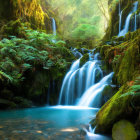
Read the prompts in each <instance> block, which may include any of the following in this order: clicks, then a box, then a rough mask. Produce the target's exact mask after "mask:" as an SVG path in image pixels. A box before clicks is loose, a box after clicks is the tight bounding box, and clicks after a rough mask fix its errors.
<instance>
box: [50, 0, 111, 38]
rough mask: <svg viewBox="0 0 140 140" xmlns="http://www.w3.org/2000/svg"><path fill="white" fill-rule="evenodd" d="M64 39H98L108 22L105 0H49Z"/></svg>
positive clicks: (106, 2)
mask: <svg viewBox="0 0 140 140" xmlns="http://www.w3.org/2000/svg"><path fill="white" fill-rule="evenodd" d="M49 3H50V4H51V5H52V7H53V9H54V11H55V12H57V13H58V18H59V20H60V22H61V23H60V26H59V28H61V29H60V30H61V31H62V33H63V37H64V39H69V38H72V39H78V40H85V39H88V40H89V39H91V38H92V39H100V38H101V37H103V35H104V33H105V29H106V27H107V23H108V18H109V15H108V1H107V0H59V1H58V0H50V1H49Z"/></svg>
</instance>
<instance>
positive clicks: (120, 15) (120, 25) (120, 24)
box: [119, 3, 122, 33]
mask: <svg viewBox="0 0 140 140" xmlns="http://www.w3.org/2000/svg"><path fill="white" fill-rule="evenodd" d="M119 17H120V19H119V33H120V31H121V27H122V11H121V3H119Z"/></svg>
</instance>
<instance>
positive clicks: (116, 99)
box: [96, 86, 132, 133]
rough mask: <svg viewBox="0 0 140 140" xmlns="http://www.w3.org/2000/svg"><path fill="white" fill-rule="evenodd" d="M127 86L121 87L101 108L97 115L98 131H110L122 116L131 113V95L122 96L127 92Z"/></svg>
mask: <svg viewBox="0 0 140 140" xmlns="http://www.w3.org/2000/svg"><path fill="white" fill-rule="evenodd" d="M126 89H127V88H126V86H123V87H121V89H120V90H119V91H118V92H117V93H116V94H115V95H114V96H113V97H112V98H111V99H110V100H109V101H108V102H107V103H106V104H105V105H104V106H103V107H102V108H101V109H100V110H99V112H98V113H97V115H96V125H97V127H96V132H98V133H109V132H111V129H112V126H113V124H114V123H115V122H117V121H118V120H119V119H120V118H125V117H126V116H129V114H131V113H132V112H131V111H132V109H131V107H130V102H129V101H130V97H129V96H126V97H122V98H120V96H121V95H122V94H123V93H124V92H125V90H126Z"/></svg>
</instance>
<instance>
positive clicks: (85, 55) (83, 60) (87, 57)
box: [80, 54, 89, 66]
mask: <svg viewBox="0 0 140 140" xmlns="http://www.w3.org/2000/svg"><path fill="white" fill-rule="evenodd" d="M88 60H89V54H84V55H83V57H82V58H81V59H80V66H82V65H84V64H85V63H86V62H87V61H88Z"/></svg>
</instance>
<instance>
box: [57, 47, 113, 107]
mask: <svg viewBox="0 0 140 140" xmlns="http://www.w3.org/2000/svg"><path fill="white" fill-rule="evenodd" d="M76 51H77V50H76ZM88 54H89V60H88V61H87V62H86V63H85V64H84V65H83V66H81V67H80V60H81V58H82V57H80V58H79V59H78V60H76V61H74V63H73V64H72V66H71V68H70V70H69V71H68V73H67V74H66V76H65V78H64V80H63V84H62V88H61V91H60V96H59V101H58V104H59V105H76V106H85V107H90V106H92V107H99V104H100V101H99V100H100V97H101V94H100V93H101V92H102V91H103V89H104V87H105V86H106V85H108V84H110V83H111V80H112V76H113V73H110V74H109V75H107V76H105V77H103V71H102V70H101V68H100V64H101V63H100V60H98V57H99V53H96V54H94V50H92V51H90V52H89V53H88ZM96 81H99V82H98V83H96ZM93 102H94V103H93Z"/></svg>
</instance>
